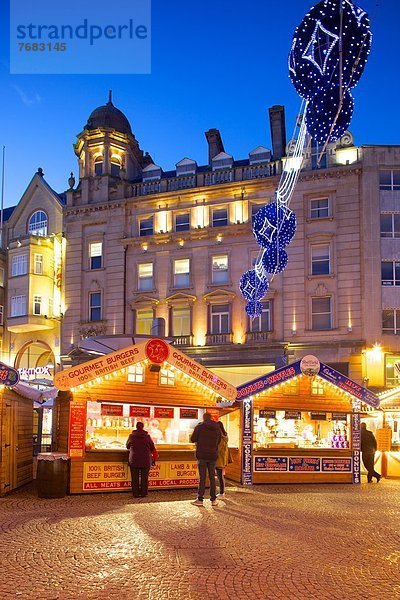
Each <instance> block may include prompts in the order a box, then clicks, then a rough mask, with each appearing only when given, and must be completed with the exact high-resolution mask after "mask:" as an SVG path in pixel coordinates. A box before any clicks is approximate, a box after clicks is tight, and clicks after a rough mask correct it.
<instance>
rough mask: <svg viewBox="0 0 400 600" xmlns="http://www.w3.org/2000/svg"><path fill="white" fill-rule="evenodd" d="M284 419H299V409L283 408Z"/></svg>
mask: <svg viewBox="0 0 400 600" xmlns="http://www.w3.org/2000/svg"><path fill="white" fill-rule="evenodd" d="M285 419H295V420H296V421H300V419H301V411H300V410H285Z"/></svg>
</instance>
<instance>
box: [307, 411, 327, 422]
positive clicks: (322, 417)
mask: <svg viewBox="0 0 400 600" xmlns="http://www.w3.org/2000/svg"><path fill="white" fill-rule="evenodd" d="M310 416H311V421H326V413H325V412H312V413H311V415H310Z"/></svg>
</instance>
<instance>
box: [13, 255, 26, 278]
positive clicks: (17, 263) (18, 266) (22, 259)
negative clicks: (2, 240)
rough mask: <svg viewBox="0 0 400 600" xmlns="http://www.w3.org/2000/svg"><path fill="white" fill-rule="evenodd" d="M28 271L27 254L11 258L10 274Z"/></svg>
mask: <svg viewBox="0 0 400 600" xmlns="http://www.w3.org/2000/svg"><path fill="white" fill-rule="evenodd" d="M27 273H28V256H27V255H26V254H19V255H17V256H13V257H12V259H11V276H12V277H18V275H26V274H27Z"/></svg>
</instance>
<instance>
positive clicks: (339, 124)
mask: <svg viewBox="0 0 400 600" xmlns="http://www.w3.org/2000/svg"><path fill="white" fill-rule="evenodd" d="M353 111H354V101H353V97H352V95H351V93H350V92H347V93H346V94H345V95H344V96H343V101H342V105H341V106H340V90H339V88H331V89H329V90H326V92H325V93H324V94H319V95H318V96H315V97H314V98H313V99H312V100H310V102H309V103H308V106H307V113H306V124H307V131H308V133H309V134H310V135H311V137H312V138H313V140H314V141H315V142H318V143H319V144H324V142H325V141H326V140H327V139H328V138H329V141H330V142H335V141H336V140H338V139H340V138H341V137H342V135H343V134H344V133H345V131H346V130H347V129H348V127H349V124H350V121H351V118H352V116H353Z"/></svg>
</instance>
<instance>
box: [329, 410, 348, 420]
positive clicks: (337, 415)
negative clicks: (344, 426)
mask: <svg viewBox="0 0 400 600" xmlns="http://www.w3.org/2000/svg"><path fill="white" fill-rule="evenodd" d="M332 421H347V414H346V413H338V412H333V413H332Z"/></svg>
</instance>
